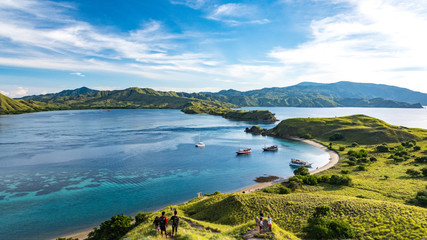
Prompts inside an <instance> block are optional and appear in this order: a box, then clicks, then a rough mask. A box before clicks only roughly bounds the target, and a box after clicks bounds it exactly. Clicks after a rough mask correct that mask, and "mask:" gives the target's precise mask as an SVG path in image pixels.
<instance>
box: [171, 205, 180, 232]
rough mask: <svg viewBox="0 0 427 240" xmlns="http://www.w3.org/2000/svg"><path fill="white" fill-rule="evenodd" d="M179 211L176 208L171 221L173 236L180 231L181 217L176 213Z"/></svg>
mask: <svg viewBox="0 0 427 240" xmlns="http://www.w3.org/2000/svg"><path fill="white" fill-rule="evenodd" d="M177 213H178V212H177V211H176V210H175V212H174V215H173V216H172V217H171V222H172V233H171V237H173V236H175V235H176V234H177V233H178V224H179V217H178V216H177V215H176V214H177ZM174 233H175V234H174Z"/></svg>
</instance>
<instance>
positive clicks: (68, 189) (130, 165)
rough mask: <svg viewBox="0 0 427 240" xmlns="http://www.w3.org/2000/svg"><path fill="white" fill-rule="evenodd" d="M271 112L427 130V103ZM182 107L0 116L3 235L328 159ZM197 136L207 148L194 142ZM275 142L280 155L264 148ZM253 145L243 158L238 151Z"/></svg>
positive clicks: (61, 229)
mask: <svg viewBox="0 0 427 240" xmlns="http://www.w3.org/2000/svg"><path fill="white" fill-rule="evenodd" d="M244 109H248V110H254V109H268V110H270V111H271V112H273V113H275V114H276V117H277V118H278V119H280V120H284V119H287V118H293V117H334V116H347V115H352V114H366V115H369V116H373V117H377V118H380V119H382V120H384V121H386V122H388V123H390V124H394V125H400V126H406V127H416V128H425V129H427V117H426V116H427V114H426V113H427V112H426V109H425V108H423V109H384V108H259V107H258V108H244ZM277 123H278V122H276V123H260V122H246V121H233V120H228V119H224V118H222V117H218V116H210V115H192V114H184V113H182V112H181V111H179V110H159V109H112V110H79V111H52V112H39V113H31V114H21V115H3V116H0V239H26V240H28V239H55V238H57V237H60V236H64V235H67V234H70V233H75V232H79V231H82V230H87V229H91V228H93V227H95V226H97V225H99V224H100V223H101V222H103V221H105V220H107V219H110V218H111V217H112V216H114V215H117V214H121V213H124V214H126V215H135V214H136V213H137V212H139V211H142V212H145V211H155V210H158V209H161V208H163V207H166V206H169V205H173V204H179V203H182V202H185V201H188V200H190V199H192V198H194V197H196V196H197V193H202V194H206V193H213V192H215V191H221V192H233V191H236V190H239V189H242V188H244V187H247V186H250V185H253V184H255V183H256V182H254V179H255V178H256V177H260V176H270V175H274V176H278V177H288V176H292V175H293V170H294V169H293V168H291V167H290V166H289V161H290V159H291V158H300V159H303V160H308V161H310V162H313V169H314V168H316V167H320V166H323V165H325V164H326V163H327V162H328V161H329V155H328V154H327V153H325V152H323V151H322V150H320V149H318V148H315V147H313V146H311V145H308V144H305V143H302V142H298V141H292V140H286V139H277V138H272V137H266V136H254V135H251V134H247V133H245V132H244V130H245V128H247V127H251V126H252V125H254V124H256V125H259V126H261V127H263V128H272V127H274V126H275V125H276V124H277ZM199 139H200V141H203V142H204V143H205V144H206V147H204V148H196V147H195V144H196V143H197V142H199ZM270 145H278V146H279V151H277V152H264V151H263V150H262V148H263V147H264V146H270ZM248 147H250V148H252V153H251V154H250V155H247V156H239V155H236V151H237V150H239V149H241V148H248Z"/></svg>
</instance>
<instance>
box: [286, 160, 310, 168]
mask: <svg viewBox="0 0 427 240" xmlns="http://www.w3.org/2000/svg"><path fill="white" fill-rule="evenodd" d="M311 164H312V163H310V162H308V161H303V160H300V159H294V158H292V159H291V162H290V163H289V165H291V166H293V167H307V168H309V167H311Z"/></svg>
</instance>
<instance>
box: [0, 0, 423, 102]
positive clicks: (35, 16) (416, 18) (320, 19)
mask: <svg viewBox="0 0 427 240" xmlns="http://www.w3.org/2000/svg"><path fill="white" fill-rule="evenodd" d="M304 81H310V82H322V83H330V82H337V81H355V82H370V83H383V84H388V85H395V86H400V87H406V88H409V89H412V90H416V91H421V92H425V93H427V1H425V0H411V1H409V0H408V1H401V0H329V1H326V0H313V1H309V0H246V1H237V0H236V1H222V0H211V1H208V0H156V1H151V0H126V1H122V0H108V1H105V0H90V1H88V0H69V1H45V0H19V1H17V0H0V93H3V94H6V95H8V96H11V97H21V96H24V95H30V94H40V93H47V92H58V91H60V90H63V89H74V88H78V87H82V86H87V87H90V88H94V89H103V90H109V89H124V88H127V87H133V86H137V87H151V88H154V89H157V90H175V91H187V92H195V91H196V92H198V91H218V90H221V89H229V88H233V89H238V90H250V89H259V88H263V87H284V86H290V85H294V84H297V83H300V82H304Z"/></svg>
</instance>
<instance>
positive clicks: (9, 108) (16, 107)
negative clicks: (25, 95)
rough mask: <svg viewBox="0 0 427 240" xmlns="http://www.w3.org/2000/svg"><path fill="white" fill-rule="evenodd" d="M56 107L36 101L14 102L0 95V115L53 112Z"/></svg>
mask: <svg viewBox="0 0 427 240" xmlns="http://www.w3.org/2000/svg"><path fill="white" fill-rule="evenodd" d="M55 109H57V108H56V106H54V105H51V104H46V103H43V102H37V101H32V100H30V101H25V100H21V99H18V100H15V99H12V98H9V97H7V96H5V95H2V94H0V114H19V113H30V112H39V111H44V110H55Z"/></svg>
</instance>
